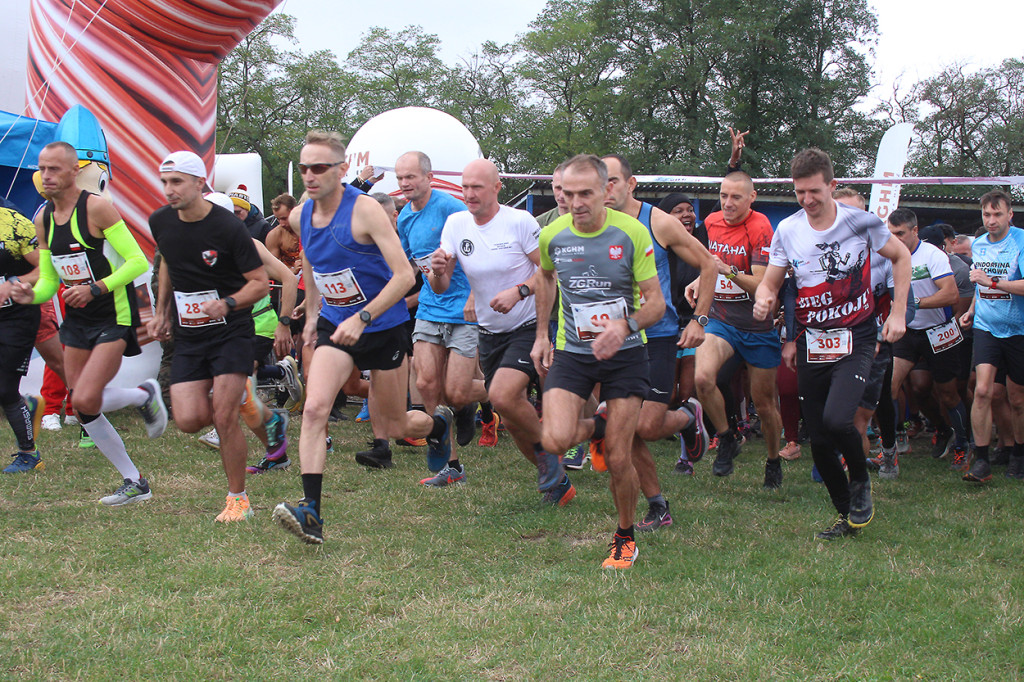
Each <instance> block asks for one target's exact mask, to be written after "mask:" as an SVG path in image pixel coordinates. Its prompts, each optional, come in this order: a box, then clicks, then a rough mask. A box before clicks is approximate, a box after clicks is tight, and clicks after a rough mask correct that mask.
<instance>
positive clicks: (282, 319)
mask: <svg viewBox="0 0 1024 682" xmlns="http://www.w3.org/2000/svg"><path fill="white" fill-rule="evenodd" d="M277 323H278V324H283V325H284V326H286V327H288V326H290V325H291V323H292V318H290V317H288V316H287V315H281V316H280V317H278V318H277Z"/></svg>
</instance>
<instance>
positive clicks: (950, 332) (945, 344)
mask: <svg viewBox="0 0 1024 682" xmlns="http://www.w3.org/2000/svg"><path fill="white" fill-rule="evenodd" d="M925 333H927V334H928V343H929V344H930V345H931V347H932V352H933V353H941V352H942V351H944V350H948V349H950V348H952V347H953V346H955V345H957V344H958V343H960V342H961V341H963V340H964V337H963V336H962V335H961V334H960V327H959V325H957V323H956V320H949V321H948V322H945V323H943V324H939V325H935V326H934V327H931V328H930V329H926V330H925Z"/></svg>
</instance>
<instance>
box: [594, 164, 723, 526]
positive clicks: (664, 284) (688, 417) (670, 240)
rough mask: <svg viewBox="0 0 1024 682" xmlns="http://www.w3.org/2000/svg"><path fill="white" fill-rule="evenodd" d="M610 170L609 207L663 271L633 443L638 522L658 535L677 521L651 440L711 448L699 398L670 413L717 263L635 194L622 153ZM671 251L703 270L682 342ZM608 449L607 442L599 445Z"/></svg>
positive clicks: (700, 334) (697, 339) (696, 450)
mask: <svg viewBox="0 0 1024 682" xmlns="http://www.w3.org/2000/svg"><path fill="white" fill-rule="evenodd" d="M602 160H603V161H604V163H605V165H606V166H607V167H608V181H609V182H610V183H611V188H612V189H611V192H610V193H609V196H608V201H607V202H606V203H605V205H606V206H608V207H609V208H613V209H615V210H616V211H621V212H623V213H625V214H626V215H628V216H635V217H636V218H637V219H638V220H639V221H640V222H641V223H642V224H643V225H644V227H646V228H647V231H648V232H649V233H650V235H651V241H652V242H653V245H654V260H655V264H656V265H657V268H658V282H659V283H660V285H661V292H662V295H663V296H664V298H665V314H664V316H662V318H661V319H660V320H659V321H658V322H656V323H655V324H653V325H652V326H651V327H649V328H648V329H646V330H645V333H646V334H647V355H648V360H649V363H650V373H651V387H650V390H649V391H648V393H647V397H646V398H645V399H644V402H643V405H642V406H641V408H640V418H639V421H638V422H637V427H636V435H637V437H636V438H634V439H633V465H634V466H635V467H636V471H637V475H638V476H639V478H640V489H641V490H642V491H643V493H644V496H645V497H646V498H647V504H648V512H647V516H646V517H645V518H644V520H643V521H640V522H639V523H637V525H636V527H637V530H639V531H641V532H651V531H655V530H657V529H658V528H660V527H662V526H668V525H671V523H672V516H671V514H670V513H669V509H668V502H667V501H666V500H665V498H664V497H663V496H662V494H661V486H660V485H659V484H658V472H657V470H656V469H655V466H654V458H653V457H652V456H651V451H650V450H649V449H648V447H647V443H646V442H645V441H657V440H661V439H663V438H667V437H668V436H671V435H672V434H675V433H682V434H683V438H682V439H681V441H680V443H681V447H682V452H681V455H680V459H682V460H686V459H687V458H688V459H700V457H701V456H702V455H703V454H704V450H706V449H707V435H706V433H705V432H704V424H703V411H702V409H701V405H700V403H699V402H697V400H696V399H690V400H688V401H687V402H686V403H684V404H683V406H682V407H680V408H679V409H678V410H671V411H670V410H669V409H668V404H669V401H670V400H671V398H672V384H673V382H674V381H675V364H676V348H677V346H678V347H681V348H694V347H696V346H699V345H700V344H701V343H702V342H703V341H704V327H703V325H702V324H701V321H703V322H704V323H705V324H706V323H707V314H708V310H709V309H710V308H711V298H712V295H711V292H712V291H713V290H714V286H715V263H714V261H713V260H712V258H711V254H710V253H708V250H707V249H705V248H704V247H703V246H702V245H701V243H700V242H699V241H697V240H696V239H695V238H694V237H693V235H691V234H689V233H688V232H687V231H686V230H685V229H684V228H683V224H682V223H680V222H679V221H678V220H676V219H675V218H673V217H672V216H670V215H669V214H667V213H665V212H664V211H662V210H661V209H658V208H655V207H654V206H651V205H650V204H645V203H643V202H641V201H639V200H638V199H637V198H636V197H634V196H633V192H634V190H635V189H636V178H635V177H633V169H632V168H631V166H630V164H629V162H628V161H627V160H626V159H625V158H623V157H621V156H619V155H617V154H610V155H608V156H605V157H603V158H602ZM669 249H671V251H672V257H678V258H679V259H681V260H683V261H685V262H686V263H688V264H689V265H692V266H694V267H697V268H700V270H701V278H700V286H701V287H702V288H701V293H702V294H705V295H703V296H701V297H699V299H698V302H697V307H696V310H695V315H694V318H693V320H691V321H690V323H689V324H688V325H687V326H686V328H685V330H684V331H683V333H682V337H681V338H680V333H679V317H678V316H677V314H676V309H675V307H673V305H672V282H671V277H670V274H669V258H670V254H669ZM603 421H604V420H603V418H602V417H601V416H597V417H595V429H596V435H598V436H600V435H601V432H602V431H603V426H604V424H603V423H602V422H603ZM595 447H603V443H595Z"/></svg>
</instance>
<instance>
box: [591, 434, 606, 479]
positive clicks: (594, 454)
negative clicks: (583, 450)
mask: <svg viewBox="0 0 1024 682" xmlns="http://www.w3.org/2000/svg"><path fill="white" fill-rule="evenodd" d="M590 468H591V469H592V470H593V471H608V464H607V462H605V461H604V438H602V439H601V440H592V441H590Z"/></svg>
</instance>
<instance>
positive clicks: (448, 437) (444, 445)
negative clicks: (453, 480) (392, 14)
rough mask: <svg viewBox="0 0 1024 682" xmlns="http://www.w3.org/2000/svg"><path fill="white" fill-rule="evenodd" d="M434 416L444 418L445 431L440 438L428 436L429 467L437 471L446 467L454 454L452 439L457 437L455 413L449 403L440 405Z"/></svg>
mask: <svg viewBox="0 0 1024 682" xmlns="http://www.w3.org/2000/svg"><path fill="white" fill-rule="evenodd" d="M434 416H435V417H440V418H441V419H443V420H444V432H443V433H442V434H441V436H440V437H439V438H427V468H428V469H430V470H431V471H433V472H435V473H437V472H438V471H440V470H441V469H443V468H445V466H446V465H447V464H448V460H449V459H451V456H452V441H453V440H454V438H455V434H454V433H453V431H454V429H453V428H452V422H454V421H455V415H454V414H453V413H452V408H450V407H448V406H447V405H438V406H437V409H436V410H434Z"/></svg>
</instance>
